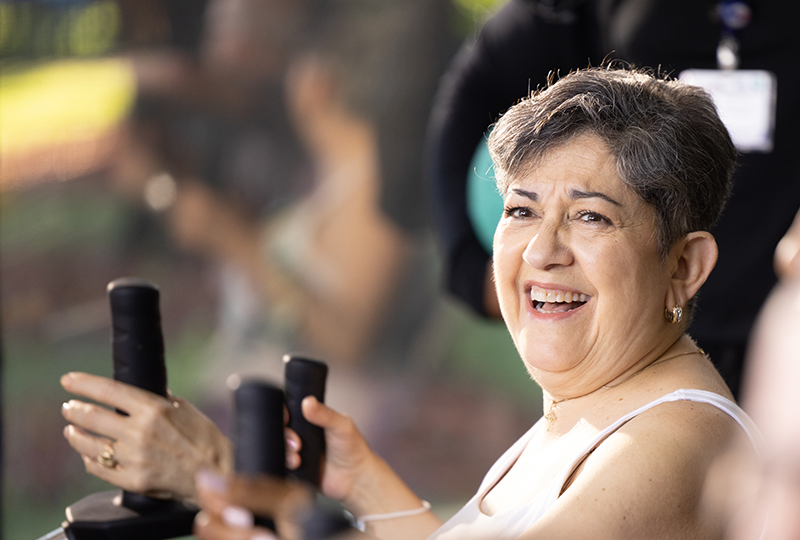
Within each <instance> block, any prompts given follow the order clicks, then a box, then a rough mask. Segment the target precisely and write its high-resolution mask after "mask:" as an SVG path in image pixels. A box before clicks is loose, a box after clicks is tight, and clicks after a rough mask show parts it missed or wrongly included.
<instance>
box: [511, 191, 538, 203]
mask: <svg viewBox="0 0 800 540" xmlns="http://www.w3.org/2000/svg"><path fill="white" fill-rule="evenodd" d="M511 191H513V192H514V193H516V194H517V195H520V196H522V197H525V198H526V199H530V200H531V201H533V202H539V194H538V193H536V192H535V191H527V190H524V189H519V188H514V189H512V190H511Z"/></svg>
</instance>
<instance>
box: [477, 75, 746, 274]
mask: <svg viewBox="0 0 800 540" xmlns="http://www.w3.org/2000/svg"><path fill="white" fill-rule="evenodd" d="M587 133H588V134H593V135H597V136H598V137H600V139H602V140H603V141H604V142H605V144H606V145H607V147H608V149H609V151H610V152H611V154H612V155H613V156H614V157H615V158H616V162H617V171H618V172H619V175H620V177H621V179H622V181H623V183H625V185H627V186H628V187H630V188H631V189H632V190H633V191H634V192H635V193H636V194H637V195H639V197H641V198H642V199H643V200H644V201H645V202H647V203H649V204H651V205H653V207H655V210H656V214H657V222H656V225H657V230H658V247H659V250H660V252H661V255H662V258H666V256H667V254H668V253H669V250H670V248H671V247H672V246H673V245H674V244H675V242H676V241H677V240H679V239H680V238H682V237H683V236H684V235H686V234H687V233H689V232H692V231H699V230H708V229H709V228H710V227H711V226H712V225H713V224H714V223H715V222H716V221H717V219H718V218H719V216H720V214H721V213H722V208H723V207H724V206H725V202H726V201H727V199H728V196H729V194H730V189H731V177H732V175H733V171H734V168H735V166H736V156H737V153H736V148H735V147H734V145H733V143H732V142H731V138H730V135H729V134H728V131H727V130H726V129H725V126H724V125H723V124H722V121H721V120H720V119H719V116H718V115H717V111H716V108H715V107H714V103H713V101H712V100H711V98H710V96H709V95H708V94H707V93H706V92H705V91H704V90H702V89H701V88H698V87H695V86H690V85H687V84H683V83H681V82H679V81H677V80H671V79H667V78H663V77H660V76H656V75H654V74H652V73H650V72H647V71H643V70H635V69H631V68H619V67H613V66H609V67H599V68H588V69H584V70H579V71H575V72H572V73H570V74H568V75H566V76H564V77H562V78H561V79H559V80H558V81H556V82H553V78H552V76H551V79H550V81H549V83H548V86H547V87H546V88H545V89H543V90H540V91H537V92H534V93H532V94H531V95H530V96H529V97H527V98H525V99H523V100H522V101H520V102H519V103H517V104H516V105H514V106H513V107H511V108H510V109H509V110H508V111H507V112H506V113H505V114H504V115H503V116H502V117H501V118H500V120H499V121H498V122H497V123H496V124H495V126H494V129H493V130H492V133H491V135H490V136H489V151H490V153H491V156H492V160H493V161H494V164H495V176H496V178H497V183H498V188H499V189H500V191H501V193H505V192H506V190H507V189H508V184H509V182H510V181H511V179H512V178H513V177H514V176H515V175H519V174H525V173H526V172H528V171H530V170H531V169H532V168H534V167H535V166H536V165H537V163H538V162H539V161H540V160H541V159H543V158H544V157H545V155H546V154H547V152H548V151H549V150H551V149H553V148H555V147H557V146H561V145H563V144H565V143H567V142H569V141H570V140H572V139H573V138H575V137H576V136H578V135H583V134H587Z"/></svg>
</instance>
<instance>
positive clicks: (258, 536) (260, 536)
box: [250, 532, 278, 540]
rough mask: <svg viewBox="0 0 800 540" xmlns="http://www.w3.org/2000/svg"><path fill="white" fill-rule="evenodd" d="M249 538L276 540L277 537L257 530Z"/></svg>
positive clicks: (251, 539)
mask: <svg viewBox="0 0 800 540" xmlns="http://www.w3.org/2000/svg"><path fill="white" fill-rule="evenodd" d="M250 540H278V537H277V536H275V535H274V534H272V533H263V532H259V533H256V534H254V535H253V536H251V537H250Z"/></svg>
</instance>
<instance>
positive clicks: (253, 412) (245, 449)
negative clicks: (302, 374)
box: [233, 380, 286, 531]
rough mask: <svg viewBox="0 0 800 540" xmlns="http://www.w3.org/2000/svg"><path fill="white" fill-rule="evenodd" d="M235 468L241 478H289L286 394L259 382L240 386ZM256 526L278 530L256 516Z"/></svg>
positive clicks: (236, 408) (235, 421) (271, 522)
mask: <svg viewBox="0 0 800 540" xmlns="http://www.w3.org/2000/svg"><path fill="white" fill-rule="evenodd" d="M233 395H234V406H235V420H234V425H233V441H234V468H235V469H236V472H238V473H239V474H244V475H248V476H258V475H261V474H269V475H272V476H277V477H279V478H285V477H286V446H285V444H286V443H285V442H284V435H283V402H284V394H283V390H281V389H280V388H278V387H277V386H273V385H271V384H269V383H266V382H263V381H257V380H245V381H241V382H239V385H238V386H237V387H236V388H235V389H234V393H233ZM255 523H256V525H260V526H262V527H266V528H268V529H271V530H273V531H274V530H275V524H274V522H273V521H272V520H271V519H270V518H267V517H263V516H255Z"/></svg>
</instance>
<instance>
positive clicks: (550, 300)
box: [531, 288, 591, 313]
mask: <svg viewBox="0 0 800 540" xmlns="http://www.w3.org/2000/svg"><path fill="white" fill-rule="evenodd" d="M590 299H591V296H589V295H586V294H583V293H578V292H570V291H566V292H565V291H553V290H545V289H535V288H534V289H531V302H532V303H533V308H534V309H535V310H536V311H538V312H539V313H564V312H566V311H572V310H573V309H577V308H579V307H581V306H582V305H583V304H585V303H586V302H588V301H589V300H590Z"/></svg>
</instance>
